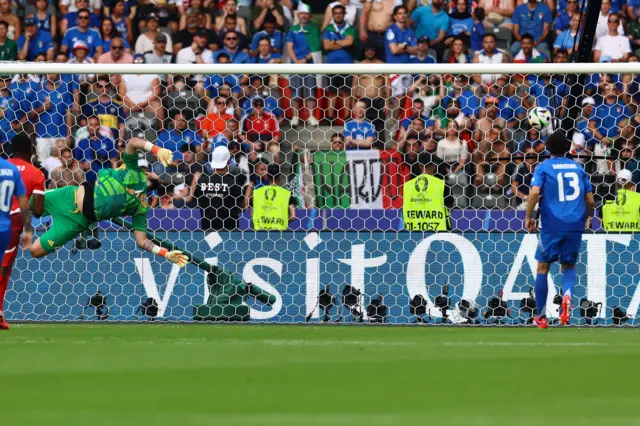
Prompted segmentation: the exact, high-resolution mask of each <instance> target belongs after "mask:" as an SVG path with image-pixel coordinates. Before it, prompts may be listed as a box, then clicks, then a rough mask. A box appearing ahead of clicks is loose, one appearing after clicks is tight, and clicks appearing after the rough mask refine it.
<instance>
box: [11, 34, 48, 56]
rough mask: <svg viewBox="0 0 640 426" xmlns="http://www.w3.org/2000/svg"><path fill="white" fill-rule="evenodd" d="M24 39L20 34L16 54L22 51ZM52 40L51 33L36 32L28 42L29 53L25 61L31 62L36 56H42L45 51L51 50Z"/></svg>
mask: <svg viewBox="0 0 640 426" xmlns="http://www.w3.org/2000/svg"><path fill="white" fill-rule="evenodd" d="M26 40H27V39H26V37H25V36H24V34H22V35H21V36H20V37H18V52H19V51H20V50H22V47H23V46H24V44H25V42H26ZM53 48H54V45H53V38H52V37H51V33H50V32H47V31H42V30H38V33H37V34H36V36H35V37H32V38H31V40H29V53H28V54H27V61H33V60H34V59H35V58H36V56H38V55H40V54H43V55H46V54H47V51H48V50H50V49H53Z"/></svg>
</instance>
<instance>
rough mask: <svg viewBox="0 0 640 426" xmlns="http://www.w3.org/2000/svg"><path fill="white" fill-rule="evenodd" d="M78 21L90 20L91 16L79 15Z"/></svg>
mask: <svg viewBox="0 0 640 426" xmlns="http://www.w3.org/2000/svg"><path fill="white" fill-rule="evenodd" d="M78 19H89V16H87V15H79V16H78Z"/></svg>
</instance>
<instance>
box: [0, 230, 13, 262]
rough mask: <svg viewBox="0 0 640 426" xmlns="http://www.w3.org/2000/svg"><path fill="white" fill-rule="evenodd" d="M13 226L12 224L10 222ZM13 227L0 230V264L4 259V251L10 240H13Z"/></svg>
mask: <svg viewBox="0 0 640 426" xmlns="http://www.w3.org/2000/svg"><path fill="white" fill-rule="evenodd" d="M9 226H11V224H9ZM11 234H12V233H11V227H9V228H7V229H6V230H3V231H0V265H1V264H2V260H3V259H4V252H5V250H6V249H7V247H9V241H10V240H11Z"/></svg>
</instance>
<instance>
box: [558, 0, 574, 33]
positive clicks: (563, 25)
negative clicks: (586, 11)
mask: <svg viewBox="0 0 640 426" xmlns="http://www.w3.org/2000/svg"><path fill="white" fill-rule="evenodd" d="M576 15H578V17H580V12H578V0H567V9H566V10H562V11H560V12H559V13H558V15H557V16H556V25H555V30H556V35H560V33H561V32H563V31H565V30H568V29H569V28H572V25H571V18H573V17H574V16H576ZM576 29H577V27H576Z"/></svg>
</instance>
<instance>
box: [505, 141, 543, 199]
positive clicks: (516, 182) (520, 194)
mask: <svg viewBox="0 0 640 426" xmlns="http://www.w3.org/2000/svg"><path fill="white" fill-rule="evenodd" d="M522 153H523V154H524V156H525V157H524V162H523V163H521V164H520V165H518V167H517V168H516V171H515V173H514V174H513V179H512V180H511V193H512V195H513V197H514V198H515V200H516V206H517V207H516V208H517V209H518V210H524V209H526V207H527V203H526V201H527V198H528V197H529V191H530V190H531V181H532V180H533V173H534V172H535V170H536V166H537V165H538V153H537V152H536V150H535V148H534V146H533V145H531V144H530V143H526V144H524V146H523V148H522Z"/></svg>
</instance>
